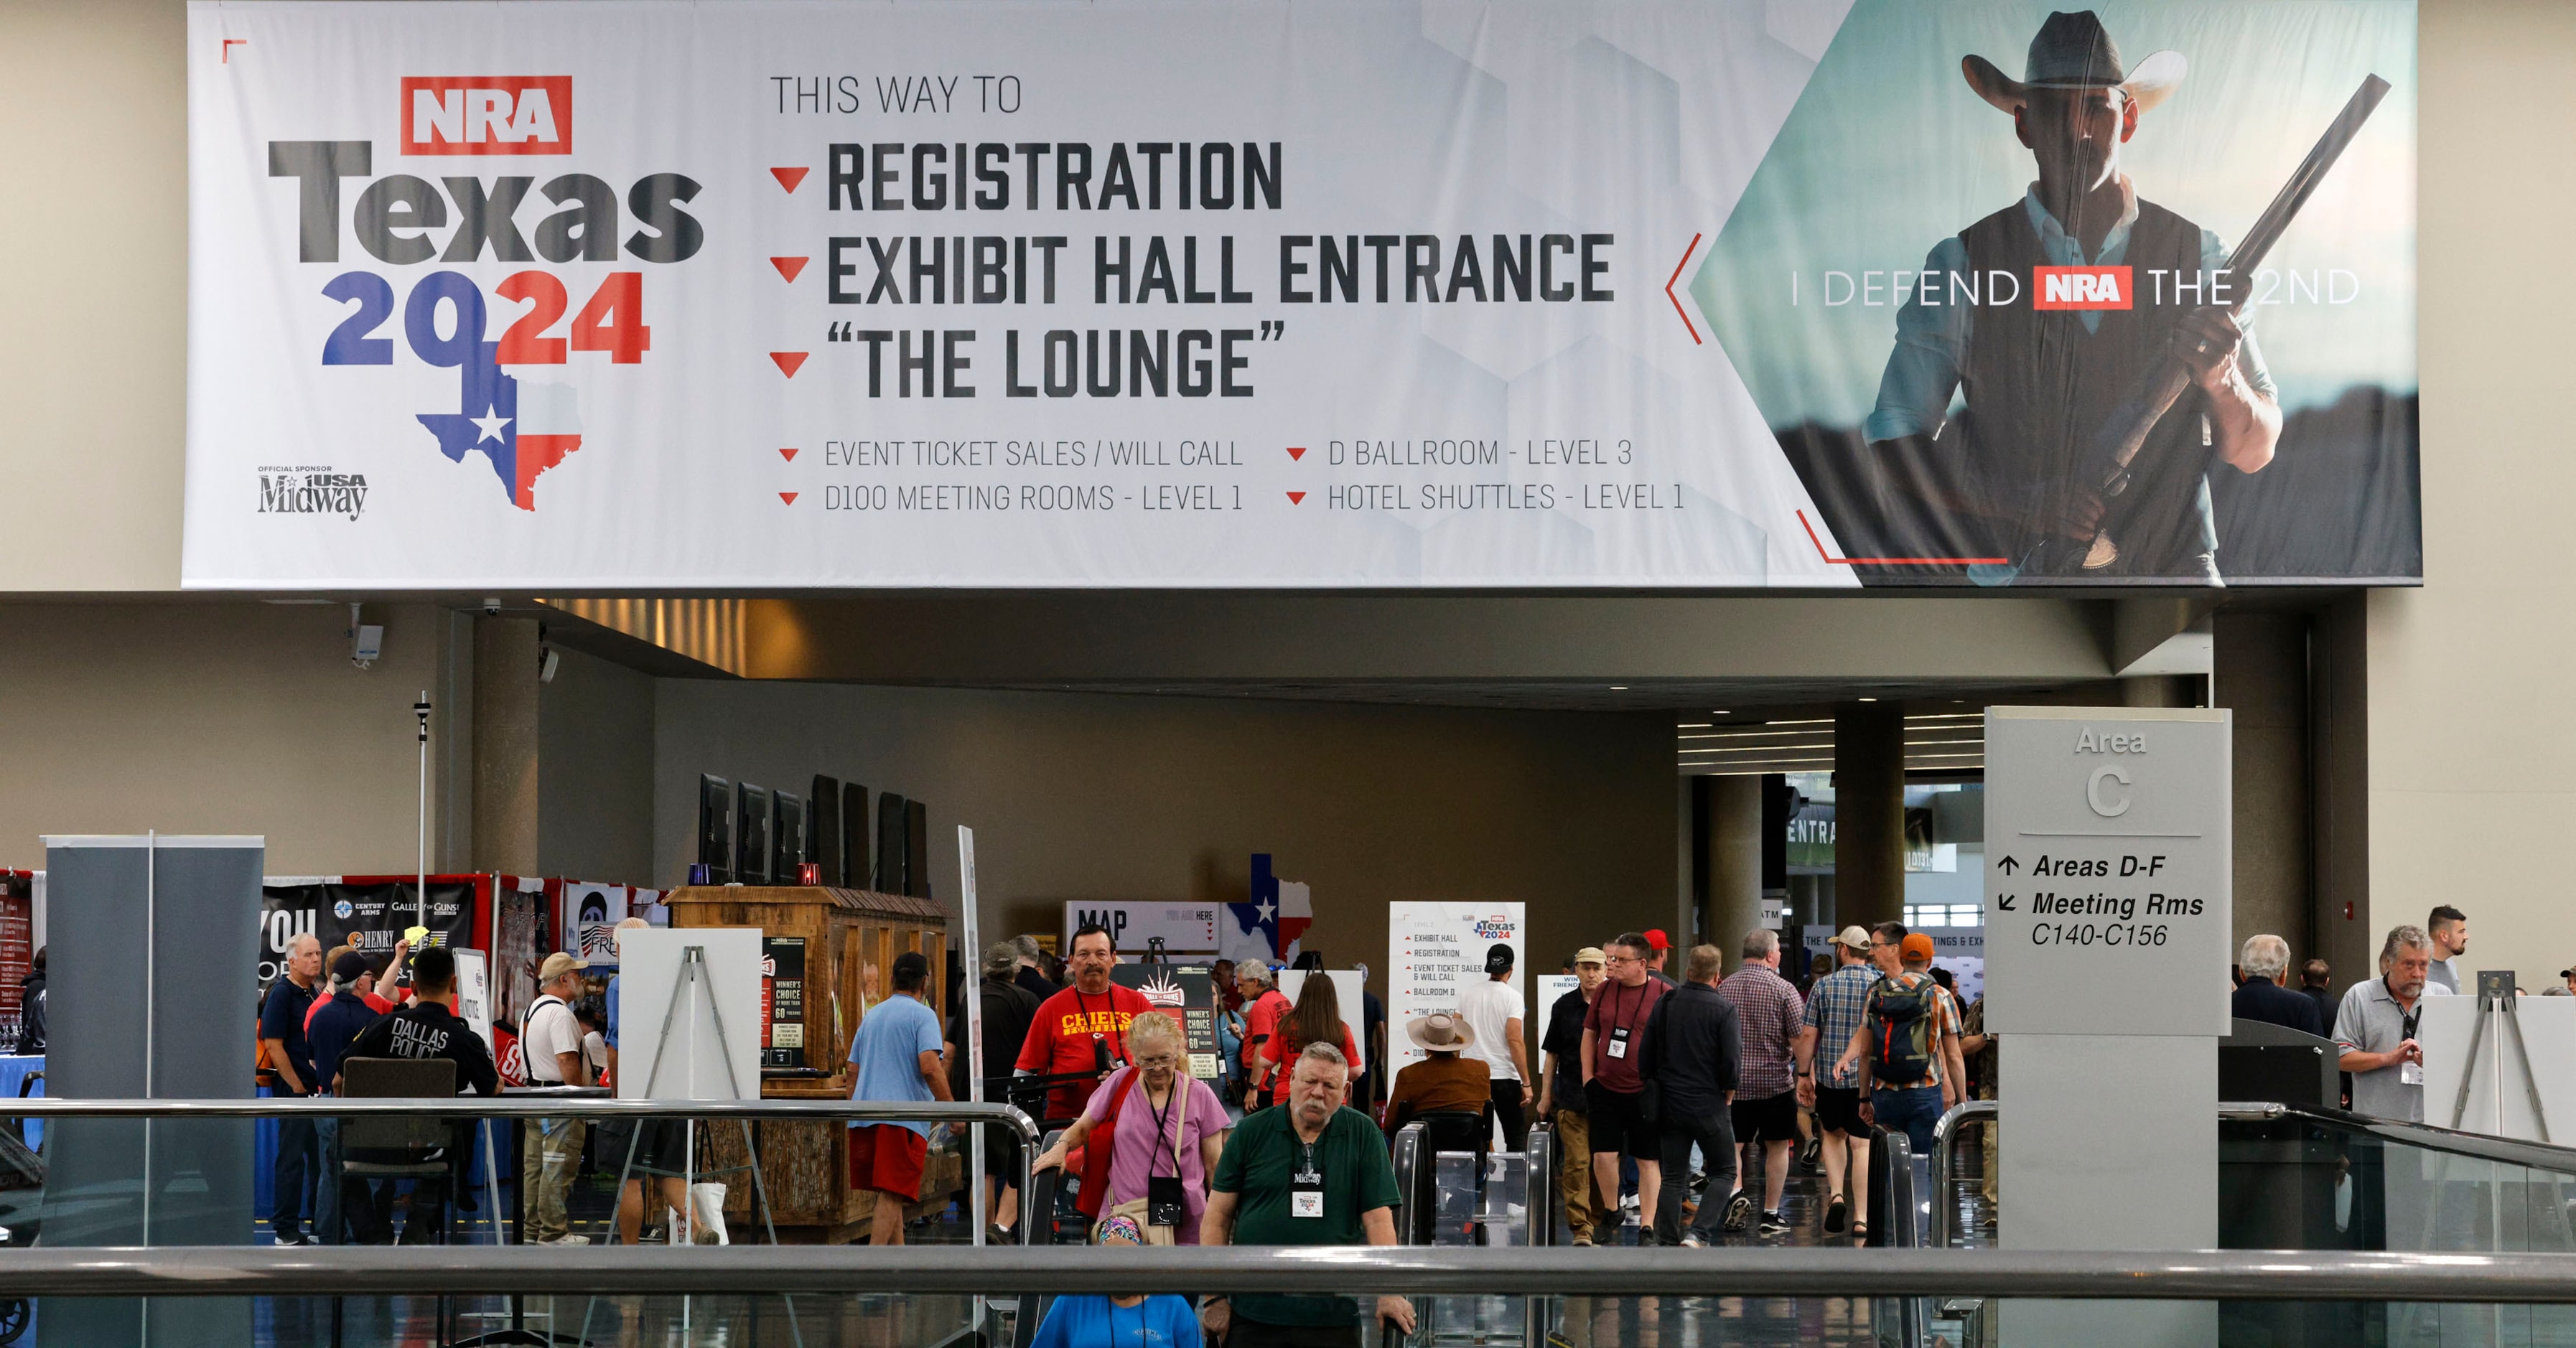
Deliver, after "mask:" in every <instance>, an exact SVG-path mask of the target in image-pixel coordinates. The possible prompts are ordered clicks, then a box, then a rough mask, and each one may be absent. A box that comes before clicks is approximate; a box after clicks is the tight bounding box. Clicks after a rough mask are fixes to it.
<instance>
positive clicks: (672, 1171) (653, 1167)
mask: <svg viewBox="0 0 2576 1348" xmlns="http://www.w3.org/2000/svg"><path fill="white" fill-rule="evenodd" d="M688 1127H689V1121H688V1120H686V1119H669V1118H663V1119H607V1120H603V1121H602V1122H601V1123H600V1125H599V1128H598V1129H597V1132H596V1138H595V1141H594V1142H593V1143H592V1146H593V1147H594V1148H595V1150H593V1151H592V1152H591V1157H592V1159H593V1160H594V1161H595V1162H596V1163H597V1164H598V1166H599V1168H600V1169H602V1170H605V1171H607V1172H608V1173H610V1174H612V1175H614V1174H616V1173H618V1172H619V1171H620V1170H621V1169H625V1170H626V1173H627V1178H629V1179H632V1178H635V1177H636V1176H638V1175H680V1174H685V1173H686V1172H687V1170H688V1165H689V1133H688ZM630 1145H631V1147H632V1149H633V1153H634V1162H633V1166H632V1168H631V1169H629V1168H628V1162H627V1154H628V1149H629V1147H630ZM698 1160H699V1163H700V1164H702V1165H703V1164H704V1163H705V1160H706V1158H705V1156H704V1155H703V1154H701V1155H700V1156H699V1158H698Z"/></svg>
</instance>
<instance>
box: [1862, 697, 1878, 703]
mask: <svg viewBox="0 0 2576 1348" xmlns="http://www.w3.org/2000/svg"><path fill="white" fill-rule="evenodd" d="M1877 700H1878V699H1877V698H1874V697H1865V698H1862V699H1861V701H1863V702H1876V701H1877Z"/></svg>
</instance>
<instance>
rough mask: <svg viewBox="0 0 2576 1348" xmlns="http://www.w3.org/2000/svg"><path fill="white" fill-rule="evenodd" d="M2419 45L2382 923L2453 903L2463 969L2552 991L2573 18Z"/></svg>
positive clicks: (2464, 2) (2448, 18) (2374, 866)
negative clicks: (2412, 439) (2414, 424)
mask: <svg viewBox="0 0 2576 1348" xmlns="http://www.w3.org/2000/svg"><path fill="white" fill-rule="evenodd" d="M2422 31H2423V46H2424V61H2423V69H2424V96H2423V137H2424V149H2423V167H2422V174H2423V187H2422V191H2423V205H2422V212H2421V229H2422V240H2423V243H2422V258H2421V264H2422V268H2423V301H2422V318H2421V327H2422V336H2421V345H2422V351H2423V357H2422V359H2423V369H2424V446H2425V448H2424V468H2423V479H2424V566H2425V583H2424V588H2423V589H2421V590H2418V591H2388V592H2383V593H2379V594H2375V595H2373V596H2372V597H2371V601H2370V648H2369V679H2370V871H2371V879H2370V898H2371V903H2370V912H2371V930H2372V931H2373V932H2374V933H2384V932H2385V931H2386V930H2387V928H2388V927H2389V926H2390V925H2392V924H2394V923H2397V922H2421V921H2423V920H2424V914H2425V912H2426V910H2427V909H2429V908H2431V907H2432V906H2433V905H2434V904H2436V903H2441V902H2445V901H2447V902H2450V903H2453V904H2455V905H2457V906H2458V907H2459V908H2461V909H2462V910H2464V911H2466V912H2467V913H2468V914H2469V915H2470V924H2469V925H2470V933H2471V935H2470V940H2471V945H2470V951H2471V958H2470V959H2469V961H2468V964H2469V966H2470V967H2471V968H2477V967H2482V966H2483V967H2495V968H2512V969H2517V970H2520V971H2521V972H2522V973H2523V985H2524V986H2525V987H2527V988H2531V989H2533V990H2534V991H2537V990H2538V988H2539V986H2540V985H2541V984H2542V983H2546V982H2549V981H2553V980H2554V979H2555V977H2556V974H2557V971H2558V970H2560V969H2563V968H2566V967H2568V964H2569V962H2570V961H2571V960H2576V921H2571V920H2570V918H2571V911H2570V904H2569V887H2568V886H2569V881H2568V877H2569V858H2570V850H2569V846H2568V837H2569V831H2570V823H2571V820H2576V782H2571V780H2570V772H2571V770H2576V699H2571V698H2570V697H2569V696H2568V689H2567V677H2568V670H2569V669H2570V667H2571V664H2576V565H2571V564H2570V561H2569V557H2568V549H2567V547H2566V546H2565V544H2566V540H2567V539H2568V537H2569V529H2568V524H2567V512H2568V502H2569V501H2571V500H2576V454H2571V453H2570V452H2569V446H2568V434H2569V425H2568V418H2567V413H2566V405H2567V389H2568V387H2569V385H2570V383H2571V378H2576V376H2571V372H2570V366H2571V358H2576V341H2571V339H2570V337H2569V335H2568V329H2567V321H2566V318H2567V315H2568V314H2569V313H2570V312H2576V268H2571V267H2570V266H2569V265H2568V261H2567V258H2566V256H2565V249H2564V247H2563V246H2562V245H2561V243H2560V236H2561V235H2562V234H2563V233H2564V231H2563V230H2562V229H2557V228H2553V227H2539V228H2534V227H2530V226H2531V224H2532V223H2536V222H2542V221H2564V220H2567V219H2569V218H2570V217H2571V216H2576V148H2571V142H2570V139H2569V137H2568V134H2567V128H2568V127H2569V126H2571V125H2576V84H2571V83H2570V81H2569V80H2568V79H2567V72H2568V70H2569V68H2570V67H2571V65H2576V6H2570V5H2564V4H2551V3H2530V2H2529V0H2522V2H2516V0H2431V2H2430V3H2427V4H2425V5H2424V7H2423V10H2422ZM2377 949H2378V942H2377V941H2376V940H2375V939H2374V940H2372V941H2371V943H2370V950H2371V951H2372V952H2373V953H2374V954H2375V953H2376V951H2377Z"/></svg>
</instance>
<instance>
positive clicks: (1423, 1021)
mask: <svg viewBox="0 0 2576 1348" xmlns="http://www.w3.org/2000/svg"><path fill="white" fill-rule="evenodd" d="M1404 1036H1405V1038H1407V1039H1410V1040H1412V1041H1413V1046H1414V1047H1416V1048H1419V1049H1422V1050H1424V1051H1426V1052H1430V1053H1455V1052H1457V1051H1458V1050H1460V1049H1462V1048H1474V1047H1475V1046H1476V1027H1475V1026H1473V1025H1470V1024H1468V1023H1467V1022H1465V1021H1463V1020H1460V1019H1459V1018H1458V1017H1456V1016H1453V1015H1451V1014H1449V1013H1448V1012H1446V1011H1434V1012H1432V1013H1431V1014H1430V1015H1427V1016H1416V1017H1414V1018H1413V1019H1412V1020H1408V1021H1406V1022H1405V1023H1404Z"/></svg>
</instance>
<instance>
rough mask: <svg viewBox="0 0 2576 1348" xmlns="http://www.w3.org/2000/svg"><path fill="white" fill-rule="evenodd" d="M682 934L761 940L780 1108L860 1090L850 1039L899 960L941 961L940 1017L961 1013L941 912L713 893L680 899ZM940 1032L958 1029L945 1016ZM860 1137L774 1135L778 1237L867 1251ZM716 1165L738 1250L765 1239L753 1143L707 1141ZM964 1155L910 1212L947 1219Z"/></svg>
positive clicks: (800, 890)
mask: <svg viewBox="0 0 2576 1348" xmlns="http://www.w3.org/2000/svg"><path fill="white" fill-rule="evenodd" d="M667 902H668V903H669V904H670V906H671V925H672V926H673V927H675V928H685V927H757V928H759V929H760V932H761V953H762V956H763V961H762V962H763V967H764V969H765V971H766V972H765V973H764V975H763V977H762V979H761V984H762V986H761V1006H762V1027H761V1054H760V1078H761V1079H760V1094H761V1098H763V1099H767V1100H844V1099H848V1098H849V1094H850V1086H851V1081H852V1075H853V1074H852V1071H851V1067H850V1062H849V1058H850V1039H851V1036H852V1035H853V1034H855V1033H856V1032H857V1029H858V1023H859V1019H860V1018H861V1017H862V1016H863V1015H864V1014H866V1011H865V1009H866V1008H867V1007H869V1006H873V1005H875V1004H876V1003H877V1002H879V1001H881V1000H883V999H884V998H886V997H888V996H891V995H892V994H893V977H892V974H891V972H890V971H891V970H892V968H893V966H894V959H895V956H897V955H900V954H902V953H904V952H905V951H907V950H913V951H919V952H920V953H921V954H922V955H924V956H926V957H927V958H928V959H929V960H930V988H931V1000H930V1006H931V1009H932V1010H934V1011H942V1009H943V1008H945V1007H946V1006H947V1005H948V987H947V981H948V919H947V917H946V916H945V915H944V914H943V913H942V912H941V911H940V908H939V905H938V904H936V903H934V902H932V901H931V900H929V899H921V898H912V897H909V896H906V895H902V894H879V893H876V892H874V891H871V890H857V889H831V888H824V887H820V886H812V887H807V886H762V885H721V886H717V885H700V886H691V887H689V888H686V889H681V890H677V891H674V892H673V893H672V894H671V895H670V896H669V898H668V900H667ZM941 1020H942V1021H943V1023H944V1022H945V1020H946V1015H945V1013H944V1011H942V1015H941ZM846 1132H847V1130H846V1129H844V1128H843V1127H842V1125H840V1124H839V1123H834V1122H826V1121H817V1120H799V1121H793V1122H777V1123H762V1124H759V1125H757V1127H756V1130H755V1132H754V1134H753V1136H754V1138H755V1140H756V1142H757V1144H758V1146H759V1149H760V1172H761V1183H762V1184H763V1185H765V1186H766V1187H767V1189H768V1192H769V1201H770V1206H771V1212H772V1217H773V1220H774V1221H775V1222H776V1223H777V1226H778V1238H779V1239H780V1240H782V1241H788V1242H795V1243H840V1242H845V1241H851V1240H858V1239H863V1238H864V1237H865V1236H866V1234H867V1230H868V1223H869V1221H870V1219H871V1217H872V1216H873V1215H874V1213H875V1210H876V1201H877V1195H876V1194H875V1193H873V1192H869V1191H864V1190H853V1189H852V1188H851V1187H850V1151H849V1146H848V1142H847V1139H846ZM703 1136H704V1137H705V1139H706V1147H707V1151H706V1164H707V1168H708V1169H709V1170H710V1171H711V1172H730V1173H718V1174H715V1175H714V1176H713V1177H714V1178H719V1179H723V1180H724V1181H725V1182H726V1192H725V1224H726V1225H727V1226H729V1227H731V1228H732V1229H733V1230H734V1231H735V1233H736V1237H735V1238H736V1239H752V1240H757V1239H762V1238H764V1237H763V1236H762V1235H761V1232H760V1217H759V1214H758V1212H757V1211H755V1210H754V1207H753V1202H752V1197H753V1191H752V1184H751V1176H750V1174H749V1171H748V1167H747V1161H746V1158H745V1157H744V1155H743V1150H742V1131H741V1129H739V1128H733V1127H723V1126H717V1127H710V1128H707V1129H705V1130H704V1133H703ZM961 1173H962V1166H961V1165H960V1163H959V1161H958V1160H957V1158H956V1156H955V1155H954V1154H953V1153H952V1154H940V1153H934V1154H932V1156H931V1158H930V1162H929V1164H928V1166H927V1167H926V1168H925V1169H924V1172H923V1177H922V1195H923V1198H922V1201H921V1202H919V1203H917V1204H916V1205H915V1207H914V1208H913V1209H912V1210H911V1211H910V1212H908V1213H907V1216H919V1215H921V1214H922V1213H923V1212H925V1211H929V1210H932V1209H935V1208H939V1207H944V1206H946V1204H947V1201H948V1197H949V1195H950V1194H951V1193H953V1192H955V1191H956V1190H957V1188H958V1186H959V1184H960V1182H961V1181H960V1176H961Z"/></svg>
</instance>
